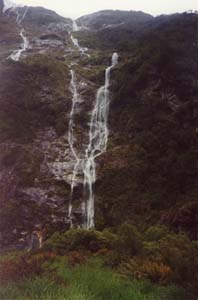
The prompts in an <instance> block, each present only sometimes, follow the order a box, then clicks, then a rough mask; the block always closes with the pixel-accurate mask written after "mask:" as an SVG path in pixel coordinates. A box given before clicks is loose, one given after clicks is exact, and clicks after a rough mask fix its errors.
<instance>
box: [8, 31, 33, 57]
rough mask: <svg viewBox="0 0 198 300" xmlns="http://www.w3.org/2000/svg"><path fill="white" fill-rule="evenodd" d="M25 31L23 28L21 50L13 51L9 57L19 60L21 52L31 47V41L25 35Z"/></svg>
mask: <svg viewBox="0 0 198 300" xmlns="http://www.w3.org/2000/svg"><path fill="white" fill-rule="evenodd" d="M24 32H25V30H24V29H21V32H20V36H21V38H22V40H23V43H22V44H21V48H20V49H19V50H15V51H13V53H12V54H11V55H10V56H9V57H8V58H11V59H12V60H14V61H19V59H20V57H21V54H22V53H23V52H24V51H26V50H27V49H28V48H29V42H28V39H27V37H26V36H25V35H24Z"/></svg>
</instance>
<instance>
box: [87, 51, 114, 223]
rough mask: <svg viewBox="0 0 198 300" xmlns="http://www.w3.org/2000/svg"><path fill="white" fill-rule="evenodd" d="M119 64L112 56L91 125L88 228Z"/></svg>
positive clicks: (97, 97) (92, 219) (107, 132)
mask: <svg viewBox="0 0 198 300" xmlns="http://www.w3.org/2000/svg"><path fill="white" fill-rule="evenodd" d="M117 63H118V54H117V53H114V54H113V56H112V64H111V66H110V67H108V68H107V69H106V72H105V85H104V86H102V87H101V88H99V90H98V92H97V96H96V103H95V107H94V109H93V112H92V117H91V125H90V131H89V145H88V147H87V150H86V154H85V166H84V170H83V171H84V189H85V194H86V190H87V191H88V199H87V203H86V206H87V208H86V213H87V218H86V224H85V227H86V228H93V227H94V226H95V224H94V193H93V184H94V183H95V181H96V164H95V159H96V157H98V156H100V155H102V154H103V153H104V152H105V151H106V149H107V142H108V134H109V130H108V115H109V104H110V93H109V86H110V75H111V70H112V68H114V67H115V66H116V64H117Z"/></svg>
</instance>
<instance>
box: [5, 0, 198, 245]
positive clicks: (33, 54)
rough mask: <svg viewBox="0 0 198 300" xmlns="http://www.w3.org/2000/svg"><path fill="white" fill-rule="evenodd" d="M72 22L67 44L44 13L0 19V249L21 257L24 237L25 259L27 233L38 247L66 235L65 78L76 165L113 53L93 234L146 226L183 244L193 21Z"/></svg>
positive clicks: (192, 113)
mask: <svg viewBox="0 0 198 300" xmlns="http://www.w3.org/2000/svg"><path fill="white" fill-rule="evenodd" d="M1 7H2V1H1V0H0V11H1ZM77 23H78V25H79V26H81V30H80V31H77V32H74V33H73V37H71V31H72V20H70V19H65V18H63V17H61V16H58V15H57V14H56V13H54V12H52V11H49V10H46V9H43V8H28V9H27V7H24V8H17V9H15V10H13V11H7V12H6V13H5V14H2V15H1V16H0V45H1V47H0V82H1V85H0V107H1V110H0V203H1V213H0V214H1V215H0V219H1V223H0V230H1V232H2V234H1V244H2V248H4V247H10V246H13V245H14V246H15V247H19V248H24V247H26V248H28V247H30V244H31V237H32V247H33V248H34V247H35V245H37V246H38V244H39V239H38V237H37V234H36V232H38V228H39V230H40V231H43V230H44V231H45V236H46V237H47V236H49V235H50V234H52V233H53V232H55V231H57V230H59V231H61V230H65V229H67V228H69V226H70V221H71V220H69V219H68V213H69V212H68V208H69V203H70V201H71V187H70V184H71V180H72V176H73V168H74V165H75V157H74V155H73V154H72V151H71V147H70V145H69V143H68V127H69V120H70V117H71V107H72V91H71V68H72V70H73V71H74V72H75V76H76V88H77V91H78V107H77V108H78V109H77V110H76V113H75V116H74V119H75V126H74V128H73V130H74V133H75V140H74V146H75V148H76V149H77V151H79V152H80V154H82V153H84V151H85V149H86V146H87V142H88V139H89V136H88V133H89V123H90V116H91V111H92V109H93V107H94V103H95V102H94V101H95V96H96V91H97V89H98V88H99V87H100V86H102V85H103V84H104V72H105V69H106V67H107V66H108V65H110V60H111V56H112V53H113V52H115V51H117V52H118V53H119V64H118V66H116V68H115V70H112V81H111V85H110V90H111V105H110V117H109V122H108V123H109V141H108V148H107V151H106V153H104V155H102V156H100V157H99V158H98V159H97V160H96V164H97V181H96V183H95V186H94V191H95V200H96V203H95V204H96V205H95V213H96V226H97V228H101V229H102V228H105V227H116V226H118V225H119V224H120V223H122V222H123V221H125V220H133V222H136V223H137V224H142V222H144V219H145V220H147V222H151V224H153V222H161V223H166V224H168V225H170V226H173V227H174V228H177V227H180V228H182V229H183V230H186V231H187V232H188V233H189V234H190V235H193V234H194V232H193V229H189V228H195V227H196V224H195V223H196V221H194V223H193V224H192V220H194V219H193V217H192V214H193V211H195V208H194V207H195V199H196V178H197V173H196V168H195V165H196V164H195V161H196V141H197V133H196V132H197V131H196V128H197V123H196V122H197V96H198V90H197V74H198V72H197V70H198V61H197V50H198V40H197V35H196V32H197V30H198V18H197V15H195V14H182V15H174V16H161V17H159V18H153V17H152V16H150V15H147V14H144V13H142V12H120V11H102V12H98V13H96V14H92V15H88V16H85V17H82V18H80V19H79V20H77ZM86 28H89V30H84V29H86ZM21 32H23V35H24V36H25V38H26V39H27V42H28V46H27V47H26V48H25V49H24V48H23V45H21V44H22V42H24V39H22V34H21ZM76 39H78V40H76ZM76 41H77V42H78V43H77V42H76ZM82 47H83V48H82ZM87 48H88V51H87ZM21 50H22V51H21ZM82 50H83V51H82ZM14 51H15V52H14ZM17 51H21V52H20V53H19V52H17ZM13 53H15V54H16V53H19V54H20V55H19V59H18V60H12V59H11V57H12V54H13ZM82 190H83V179H82V177H81V176H78V177H77V178H76V184H75V188H74V193H73V198H72V201H73V218H74V220H73V221H74V225H77V224H80V223H81V221H82V220H81V219H82V197H83V191H82ZM178 208H179V211H182V215H185V212H189V211H190V210H191V209H192V212H191V213H192V214H191V213H189V215H190V216H191V217H190V218H188V217H186V218H185V222H183V221H182V220H181V218H180V217H179V216H178V215H177V211H178ZM170 211H171V213H172V214H173V215H174V218H172V219H174V222H173V221H171V216H172V214H170Z"/></svg>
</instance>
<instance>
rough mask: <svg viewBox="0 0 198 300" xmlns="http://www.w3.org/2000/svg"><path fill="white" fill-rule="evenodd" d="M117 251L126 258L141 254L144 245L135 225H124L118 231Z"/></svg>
mask: <svg viewBox="0 0 198 300" xmlns="http://www.w3.org/2000/svg"><path fill="white" fill-rule="evenodd" d="M116 244H117V245H116V248H117V250H118V251H119V252H120V253H121V255H124V256H133V255H137V254H140V253H141V251H142V247H143V243H142V240H141V235H140V233H139V232H138V230H137V228H136V227H135V226H134V225H131V224H128V223H124V224H123V225H121V227H120V229H119V231H118V238H117V243H116Z"/></svg>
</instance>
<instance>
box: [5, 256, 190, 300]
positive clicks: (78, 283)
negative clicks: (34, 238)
mask: <svg viewBox="0 0 198 300" xmlns="http://www.w3.org/2000/svg"><path fill="white" fill-rule="evenodd" d="M45 270H46V271H45V272H44V274H43V275H42V276H41V277H36V278H34V279H31V280H27V281H23V282H20V283H15V284H7V285H6V286H2V287H1V288H0V299H1V300H185V298H184V296H183V295H182V291H181V290H179V289H178V288H177V287H175V286H168V287H161V286H157V285H154V284H152V283H149V282H145V281H127V280H126V279H122V278H121V277H120V276H119V275H118V274H117V273H116V272H115V271H112V270H110V269H107V268H103V267H102V266H101V264H100V263H99V262H97V261H92V262H90V263H88V264H86V265H81V266H77V267H69V266H68V265H67V263H66V260H65V258H59V259H57V260H56V262H55V263H53V264H51V265H46V266H45Z"/></svg>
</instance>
